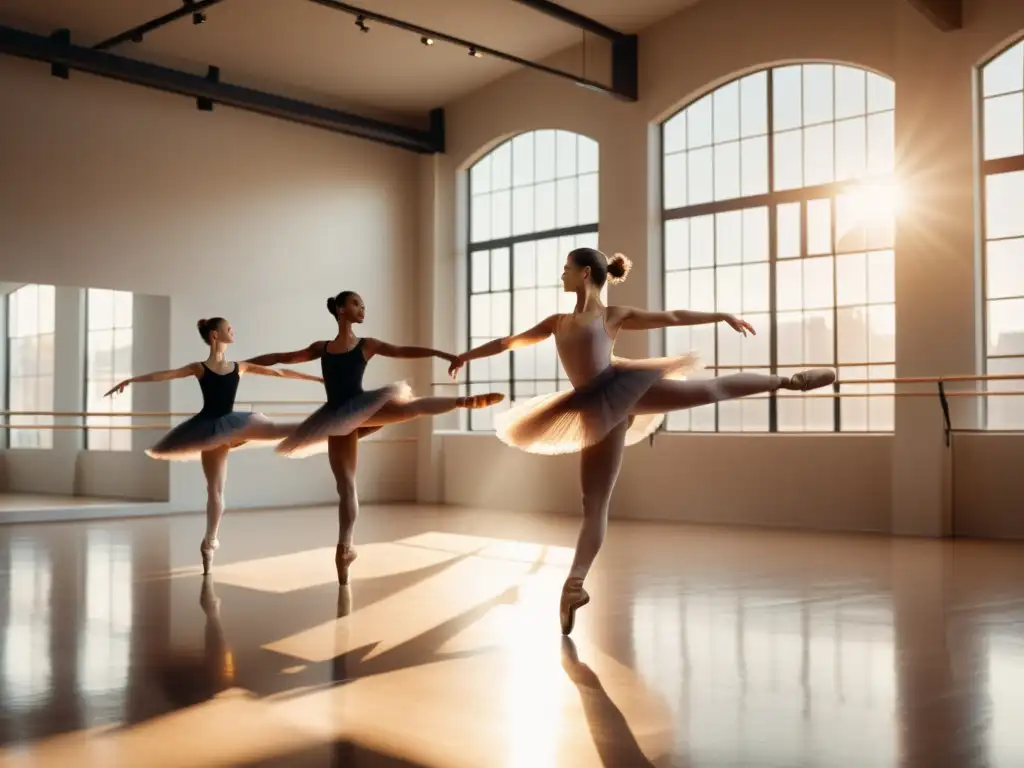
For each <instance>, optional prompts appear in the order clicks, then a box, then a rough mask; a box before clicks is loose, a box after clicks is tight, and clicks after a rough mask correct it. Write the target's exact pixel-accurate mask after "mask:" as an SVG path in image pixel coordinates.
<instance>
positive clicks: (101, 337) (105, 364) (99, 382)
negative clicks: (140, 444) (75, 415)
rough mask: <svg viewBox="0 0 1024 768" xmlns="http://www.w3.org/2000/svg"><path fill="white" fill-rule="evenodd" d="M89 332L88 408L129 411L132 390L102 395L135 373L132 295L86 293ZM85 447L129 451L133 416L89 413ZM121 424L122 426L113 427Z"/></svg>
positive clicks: (98, 449) (95, 290)
mask: <svg viewBox="0 0 1024 768" xmlns="http://www.w3.org/2000/svg"><path fill="white" fill-rule="evenodd" d="M86 303H87V308H88V317H89V324H88V335H87V337H86V342H85V343H86V358H85V360H86V362H85V382H86V406H85V407H86V410H87V411H89V412H90V413H97V412H104V411H106V412H109V411H111V410H113V411H130V410H131V409H132V389H131V387H128V388H127V389H125V391H124V392H122V393H121V394H120V395H118V396H117V398H116V399H113V398H109V397H104V396H103V395H104V394H106V393H107V392H108V391H110V389H111V388H113V386H114V385H115V384H117V383H118V382H119V381H124V380H125V379H127V378H130V377H131V375H132V294H131V293H129V292H127V291H109V290H106V289H102V288H90V289H89V292H88V295H87V300H86ZM86 418H87V421H86V423H87V425H88V427H89V428H88V429H87V430H86V431H85V436H86V437H85V440H86V443H85V445H86V448H87V449H88V450H91V451H129V450H131V447H132V433H131V430H129V429H124V427H127V426H130V425H131V417H130V416H88V417H86ZM111 427H121V429H111Z"/></svg>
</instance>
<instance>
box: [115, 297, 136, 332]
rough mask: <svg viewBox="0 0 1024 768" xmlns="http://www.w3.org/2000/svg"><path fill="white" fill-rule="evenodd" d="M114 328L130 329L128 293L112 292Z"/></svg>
mask: <svg viewBox="0 0 1024 768" xmlns="http://www.w3.org/2000/svg"><path fill="white" fill-rule="evenodd" d="M114 327H115V328H131V327H132V294H131V292H130V291H114Z"/></svg>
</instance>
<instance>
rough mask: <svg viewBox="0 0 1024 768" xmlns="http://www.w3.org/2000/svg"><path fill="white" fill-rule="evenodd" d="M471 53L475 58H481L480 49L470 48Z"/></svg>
mask: <svg viewBox="0 0 1024 768" xmlns="http://www.w3.org/2000/svg"><path fill="white" fill-rule="evenodd" d="M469 55H470V56H472V57H473V58H476V59H479V58H480V51H478V50H477V49H476V48H470V49H469Z"/></svg>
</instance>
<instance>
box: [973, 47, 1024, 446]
mask: <svg viewBox="0 0 1024 768" xmlns="http://www.w3.org/2000/svg"><path fill="white" fill-rule="evenodd" d="M981 93H982V115H981V119H982V124H983V126H984V128H983V131H982V142H981V143H982V172H983V173H984V177H985V183H984V191H983V195H984V211H985V216H984V232H985V257H984V270H985V281H984V286H985V287H984V291H985V304H984V307H985V342H986V346H985V364H986V365H985V369H986V370H985V372H986V373H989V374H1024V215H1022V214H1021V211H1022V210H1024V42H1020V43H1017V44H1016V45H1014V46H1013V47H1012V48H1010V49H1008V50H1006V51H1004V52H1003V53H1002V54H1000V55H999V56H997V57H996V58H994V59H993V60H992V61H990V62H989V63H988V64H987V65H986V66H985V67H984V68H983V69H982V72H981ZM1020 384H1021V382H1020V381H993V382H991V383H990V384H989V387H988V389H989V391H990V392H997V393H998V392H1006V391H1013V390H1019V389H1020V388H1021V387H1020ZM985 400H986V401H987V406H986V407H987V415H988V418H987V422H988V426H989V428H990V429H1021V428H1024V398H1021V397H1005V396H1004V397H999V396H996V397H988V398H985Z"/></svg>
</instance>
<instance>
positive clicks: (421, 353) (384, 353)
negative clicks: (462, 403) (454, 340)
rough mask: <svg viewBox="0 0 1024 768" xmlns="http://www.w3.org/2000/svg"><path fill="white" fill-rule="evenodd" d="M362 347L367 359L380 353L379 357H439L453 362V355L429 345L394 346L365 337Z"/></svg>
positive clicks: (407, 358)
mask: <svg viewBox="0 0 1024 768" xmlns="http://www.w3.org/2000/svg"><path fill="white" fill-rule="evenodd" d="M363 349H364V350H365V354H366V359H367V360H369V359H370V358H371V357H373V356H374V355H380V356H381V357H396V358H400V359H404V360H413V359H417V358H422V357H439V358H441V359H442V360H447V361H448V362H449V363H454V362H455V355H453V354H450V353H448V352H442V351H441V350H439V349H432V348H430V347H396V346H395V345H394V344H388V343H387V342H386V341H381V340H380V339H374V338H367V339H366V341H365V342H364V344H363Z"/></svg>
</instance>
